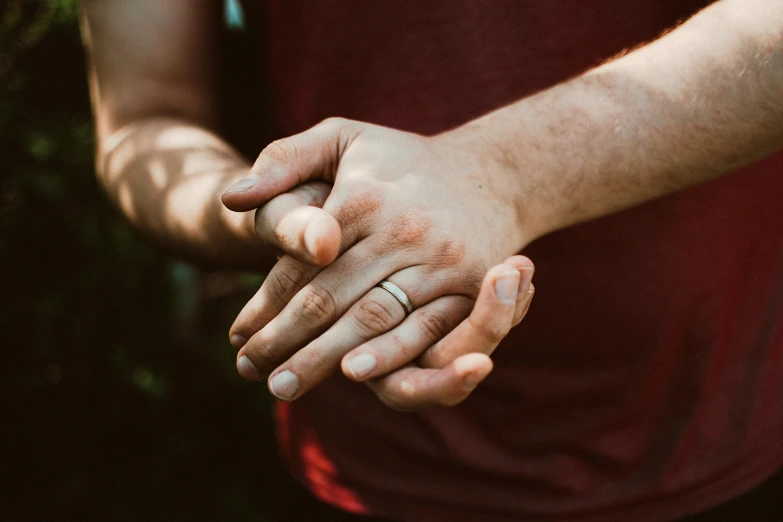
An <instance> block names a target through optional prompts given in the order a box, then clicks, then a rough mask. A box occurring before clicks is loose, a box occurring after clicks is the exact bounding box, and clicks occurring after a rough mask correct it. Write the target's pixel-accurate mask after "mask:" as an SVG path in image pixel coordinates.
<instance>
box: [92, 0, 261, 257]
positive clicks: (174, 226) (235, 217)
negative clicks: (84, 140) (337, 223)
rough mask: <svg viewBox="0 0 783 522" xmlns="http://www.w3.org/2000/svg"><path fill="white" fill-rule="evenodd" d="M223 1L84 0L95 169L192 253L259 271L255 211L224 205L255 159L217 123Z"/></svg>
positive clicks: (160, 231) (164, 240) (141, 217)
mask: <svg viewBox="0 0 783 522" xmlns="http://www.w3.org/2000/svg"><path fill="white" fill-rule="evenodd" d="M220 22H221V12H220V2H215V1H212V0H166V1H165V2H161V1H159V0H134V1H132V2H128V1H125V0H86V1H84V2H83V17H82V32H83V38H84V42H85V46H86V48H87V51H88V56H89V61H90V90H91V95H92V101H93V108H94V113H95V120H96V128H97V137H98V148H97V158H96V166H97V171H98V176H99V178H100V180H101V182H102V183H103V185H104V187H105V189H106V191H107V193H108V194H109V196H110V197H111V199H112V200H113V201H114V203H115V204H116V205H117V206H118V207H119V208H120V209H121V211H122V212H123V213H124V215H125V216H126V217H127V218H128V219H129V220H130V222H131V223H132V224H133V225H134V226H135V227H136V228H137V229H138V230H139V231H140V232H142V233H143V234H144V235H146V236H147V237H149V238H150V239H152V240H153V241H154V242H156V243H158V244H160V245H161V246H163V247H164V248H166V249H167V250H168V251H170V252H171V253H174V254H176V255H180V256H183V257H185V258H187V259H189V260H192V261H197V262H202V263H207V264H213V265H220V266H232V267H245V268H260V267H261V265H262V264H263V263H266V264H271V263H272V262H273V261H274V259H275V258H274V256H273V255H272V252H271V251H270V249H268V248H265V247H264V246H263V243H262V241H261V239H260V238H259V237H258V235H257V234H256V233H255V231H254V223H253V216H252V214H248V213H245V214H236V213H233V212H230V211H228V210H227V209H225V208H224V207H223V205H221V204H220V194H221V193H222V192H223V191H225V189H226V188H227V187H229V186H230V185H231V184H232V183H234V182H235V181H236V180H237V179H239V178H241V177H242V176H244V175H246V174H247V173H248V171H249V168H250V165H249V164H248V163H247V161H246V160H245V159H244V158H242V157H241V156H240V155H239V154H238V153H237V152H236V151H234V150H233V149H232V148H231V147H230V146H229V145H228V144H227V143H225V142H224V141H223V140H221V139H220V137H219V136H218V135H217V134H216V133H215V131H214V129H215V128H216V126H217V119H218V117H217V107H216V105H217V104H216V92H215V91H216V86H215V82H214V77H215V74H216V67H215V59H216V56H215V48H216V42H215V39H216V37H217V32H218V30H219V25H218V24H220Z"/></svg>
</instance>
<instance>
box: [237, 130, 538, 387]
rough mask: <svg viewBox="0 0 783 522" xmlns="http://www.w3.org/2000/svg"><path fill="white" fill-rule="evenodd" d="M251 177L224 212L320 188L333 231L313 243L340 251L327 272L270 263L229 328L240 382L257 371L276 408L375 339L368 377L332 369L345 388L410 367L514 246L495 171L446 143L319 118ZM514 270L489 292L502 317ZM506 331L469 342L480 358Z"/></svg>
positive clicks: (516, 286) (525, 284)
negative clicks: (398, 292) (397, 291)
mask: <svg viewBox="0 0 783 522" xmlns="http://www.w3.org/2000/svg"><path fill="white" fill-rule="evenodd" d="M252 172H253V174H251V176H250V178H249V180H247V181H246V182H245V183H244V184H242V185H240V186H239V187H238V188H233V189H230V190H229V192H227V193H226V194H225V195H224V197H223V201H224V203H225V204H226V205H227V206H228V207H229V208H231V209H233V210H249V209H251V208H255V207H257V206H261V205H263V204H264V203H265V202H266V201H267V200H269V198H271V197H272V196H274V195H276V194H278V193H280V192H282V191H286V190H290V189H291V188H292V187H294V186H296V185H298V184H300V183H303V182H306V181H308V180H312V179H324V180H326V181H331V182H333V183H334V186H333V189H332V192H331V194H330V195H329V197H328V198H327V200H326V202H325V204H324V207H323V210H324V211H325V212H327V213H329V214H331V215H332V216H334V217H335V218H336V219H337V221H338V222H339V224H340V231H341V234H339V233H336V234H333V235H332V236H329V235H327V234H323V233H320V234H318V235H317V237H319V238H320V239H321V243H320V244H319V248H324V249H326V250H329V251H334V252H336V251H337V250H339V251H341V252H343V253H342V255H341V256H340V257H339V258H337V260H336V261H335V262H334V263H332V264H331V265H329V266H328V267H327V268H325V269H320V268H317V267H312V266H308V265H306V264H304V263H301V262H299V261H296V260H295V259H293V258H291V257H284V258H283V259H282V260H281V261H280V263H278V264H277V265H276V266H275V268H274V269H273V270H272V271H271V272H270V274H269V275H268V277H267V280H266V281H265V283H264V285H262V287H261V289H260V290H259V293H258V294H257V295H256V297H254V298H253V300H251V302H250V303H248V305H247V306H246V308H245V309H244V310H243V311H242V313H241V314H240V316H239V318H238V319H237V321H236V322H235V324H234V326H233V327H232V330H231V337H232V342H233V343H234V344H235V345H241V346H242V347H241V349H240V351H239V354H238V359H237V360H238V368H239V370H240V373H241V374H242V375H243V376H245V377H246V378H249V379H259V378H261V377H262V376H264V375H267V374H270V373H271V374H272V375H271V377H270V380H269V386H270V390H271V391H272V392H273V393H274V394H275V395H277V396H278V397H281V398H284V399H294V398H296V397H299V396H301V395H302V394H303V393H305V392H306V391H308V390H309V389H311V388H312V387H313V386H315V385H316V384H317V383H318V382H320V381H322V380H323V379H324V378H326V377H327V376H328V375H329V374H331V373H332V372H333V371H334V370H335V369H336V368H338V367H339V365H340V360H341V359H342V358H343V356H345V355H346V354H347V353H348V352H350V351H351V350H353V349H355V348H356V347H358V346H360V345H362V344H363V343H365V342H367V341H370V340H372V339H375V338H377V337H379V336H383V337H381V338H380V339H385V341H381V340H376V341H374V342H375V343H376V344H374V346H376V347H378V349H379V350H381V351H380V352H378V353H379V354H381V353H386V356H385V358H384V361H383V363H384V364H379V362H378V360H377V359H376V366H375V367H373V368H370V367H369V366H371V365H369V364H364V365H361V367H359V366H358V365H354V366H356V367H355V368H354V367H353V366H352V365H351V362H356V361H353V359H352V358H346V361H345V364H346V366H345V368H346V370H347V373H348V374H349V376H351V377H353V378H354V379H357V380H359V379H364V378H367V377H374V376H376V375H381V374H383V373H387V372H389V371H391V370H393V369H395V368H397V367H399V366H400V365H402V364H404V363H406V362H409V361H411V360H413V359H415V358H416V357H417V356H418V355H420V354H421V353H423V352H424V351H425V350H426V349H427V348H429V347H430V346H431V345H433V344H435V343H437V342H438V341H439V340H440V339H441V338H442V337H443V336H444V335H446V334H447V333H448V332H450V331H451V330H453V329H454V328H455V327H456V326H457V325H458V324H459V323H460V321H461V320H462V319H464V318H465V317H467V316H468V314H469V312H470V310H471V309H472V308H473V304H474V301H475V298H476V296H477V295H478V293H479V288H480V283H481V280H482V279H483V277H484V275H485V274H486V273H487V270H488V268H489V267H491V266H493V265H495V264H496V263H498V262H499V261H500V260H502V259H504V258H507V257H508V256H509V255H511V254H513V253H514V252H517V251H518V250H519V249H521V247H522V246H523V245H524V244H525V234H524V232H523V230H522V227H521V226H520V221H521V220H520V217H519V215H518V212H517V205H516V201H517V200H518V197H517V196H516V195H515V194H514V191H513V190H509V187H510V186H511V184H512V180H511V179H509V178H508V173H505V172H504V170H503V168H502V167H501V165H500V164H498V163H495V162H492V161H484V160H483V158H481V157H480V156H477V155H476V154H474V153H472V152H469V149H468V147H466V146H465V147H464V146H463V144H462V143H459V142H455V141H451V140H446V139H439V138H425V137H422V136H417V135H413V134H408V133H404V132H400V131H395V130H391V129H387V128H382V127H378V126H373V125H368V124H363V123H359V122H353V121H346V120H337V119H334V120H327V121H326V122H324V123H322V124H320V125H318V126H316V127H314V128H313V129H311V130H310V131H307V132H305V133H302V134H300V135H297V136H293V137H291V138H288V139H286V140H281V141H279V142H276V143H274V144H272V145H271V146H270V147H267V149H265V150H264V152H262V154H261V156H260V157H259V159H258V161H257V162H256V164H255V166H254V167H253V169H252ZM264 214H265V212H264V211H263V210H262V211H261V212H260V213H259V215H261V216H263V215H264ZM302 224H303V222H302V221H301V220H300V221H298V222H297V225H296V227H294V228H297V229H298V230H299V233H298V237H299V238H300V239H299V240H295V241H291V242H290V244H291V245H296V244H299V245H307V243H308V241H307V231H308V230H309V229H310V226H302ZM294 228H292V230H293V229H294ZM338 242H339V243H338ZM522 259H523V260H524V261H521V262H522V263H523V265H525V266H520V267H518V268H516V269H511V270H510V271H511V272H514V274H515V277H516V279H513V280H510V279H509V277H510V275H508V276H507V277H505V278H498V279H497V281H495V282H496V283H497V285H496V286H497V296H498V298H499V299H500V300H501V301H504V302H505V304H506V305H507V306H511V305H512V304H513V305H516V304H517V303H516V301H517V294H518V293H519V294H520V296H521V297H525V296H526V295H527V291H528V288H529V285H530V279H531V278H532V265H531V264H530V263H529V261H528V260H526V259H524V258H522ZM506 268H507V267H506ZM520 269H521V274H522V277H520ZM507 271H509V270H507ZM493 273H494V272H493ZM383 280H389V281H391V282H392V283H394V284H396V285H397V286H398V287H400V288H402V289H403V291H405V293H406V294H407V295H408V297H409V299H410V300H411V302H412V304H413V306H414V309H415V310H414V312H413V313H412V314H411V315H410V316H409V317H407V318H406V317H405V310H404V309H403V307H402V306H401V305H400V304H399V303H398V302H397V301H396V300H395V298H394V297H393V296H392V295H391V294H389V293H388V292H386V291H385V290H383V289H380V288H375V286H376V285H377V284H378V283H379V282H380V281H383ZM520 282H521V285H520ZM520 286H521V287H522V288H520ZM520 290H521V292H520ZM520 307H524V303H522V304H521V305H520ZM478 313H481V311H480V310H479V312H478ZM470 324H475V323H470ZM510 324H511V322H510V321H508V322H507V324H505V325H501V326H499V327H497V328H494V329H493V328H491V331H490V332H483V331H482V330H480V329H479V330H476V332H479V334H477V335H476V336H475V339H476V340H477V341H479V342H478V344H479V345H480V344H481V342H480V341H484V340H485V339H484V338H486V339H489V340H491V341H492V343H489V345H487V346H490V345H491V346H490V347H489V348H484V349H485V350H487V351H491V349H494V347H495V345H496V344H497V342H498V341H499V340H500V338H502V335H505V333H506V332H507V330H508V328H509V327H510ZM487 325H490V323H487ZM498 332H501V334H502V335H501V337H500V338H498V335H497V334H498ZM384 334H385V335H384ZM459 335H461V334H459ZM482 337H484V338H482ZM246 339H247V340H248V341H247V342H245V340H246ZM384 342H385V343H387V344H383V343H384ZM378 343H381V344H378ZM390 345H396V347H397V349H396V350H394V352H395V353H396V354H397V355H396V356H395V357H394V358H390V357H389V356H388V353H390V352H389V350H386V351H385V352H384V348H383V347H386V346H390ZM467 347H469V343H468V344H467ZM478 349H481V348H478ZM441 353H443V354H445V353H448V351H443V352H441V351H440V350H437V351H435V352H433V355H431V356H429V357H428V358H427V359H428V360H429V361H430V363H431V365H432V366H435V367H441V366H445V365H446V363H451V362H452V361H453V360H454V358H453V357H446V356H445V355H435V354H441ZM362 360H363V361H364V362H365V363H367V361H368V358H367V357H365V358H363V359H362ZM391 361H393V362H391ZM390 362H391V363H390ZM281 363H282V364H281ZM475 370H476V371H478V368H475ZM472 371H473V370H471V372H472ZM406 382H407V381H406Z"/></svg>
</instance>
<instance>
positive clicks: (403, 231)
mask: <svg viewBox="0 0 783 522" xmlns="http://www.w3.org/2000/svg"><path fill="white" fill-rule="evenodd" d="M431 230H432V219H430V217H429V216H428V215H427V214H426V213H425V212H423V211H421V210H418V209H408V210H406V211H405V212H404V213H403V214H400V215H398V216H396V217H395V218H394V219H392V220H391V222H390V224H389V240H390V241H391V242H392V243H394V244H397V245H412V246H415V245H420V244H421V243H423V242H424V241H425V240H426V239H427V237H428V235H429V232H430V231H431Z"/></svg>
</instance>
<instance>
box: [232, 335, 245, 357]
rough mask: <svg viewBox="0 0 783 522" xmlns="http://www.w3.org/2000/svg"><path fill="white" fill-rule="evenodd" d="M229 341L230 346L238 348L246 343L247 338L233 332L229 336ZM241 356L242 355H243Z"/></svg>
mask: <svg viewBox="0 0 783 522" xmlns="http://www.w3.org/2000/svg"><path fill="white" fill-rule="evenodd" d="M229 342H230V343H231V346H233V347H234V348H236V349H237V350H239V349H240V348H242V347H243V346H245V344H247V339H245V338H244V337H242V336H241V335H239V334H234V335H232V336H231V337H230V338H229ZM242 357H244V355H243V356H242Z"/></svg>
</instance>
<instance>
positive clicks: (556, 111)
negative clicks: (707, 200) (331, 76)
mask: <svg viewBox="0 0 783 522" xmlns="http://www.w3.org/2000/svg"><path fill="white" fill-rule="evenodd" d="M452 133H453V134H455V136H459V135H468V134H469V135H471V136H473V137H474V139H475V137H476V136H480V137H481V138H479V139H478V142H479V146H480V147H481V148H482V149H483V151H484V152H483V154H485V155H486V156H487V157H490V158H492V161H493V162H495V163H498V164H500V165H501V168H502V169H503V170H505V171H508V172H512V173H514V174H513V175H512V176H511V177H510V178H505V177H504V179H511V182H510V183H511V184H512V186H511V187H510V189H511V190H509V191H508V192H510V193H514V194H515V196H516V198H517V204H518V205H519V206H520V211H519V215H520V221H522V222H524V223H523V224H522V227H523V229H525V230H528V231H529V234H528V235H529V237H526V238H524V239H525V241H526V242H527V241H530V240H532V239H535V237H538V236H540V235H543V234H546V233H548V232H550V231H553V230H556V229H559V228H562V227H565V226H568V225H571V224H574V223H578V222H580V221H584V220H588V219H591V218H595V217H598V216H602V215H605V214H608V213H611V212H614V211H617V210H620V209H623V208H627V207H630V206H633V205H636V204H639V203H642V202H644V201H647V200H649V199H652V198H655V197H658V196H661V195H664V194H667V193H670V192H673V191H676V190H680V189H682V188H685V187H688V186H691V185H694V184H697V183H700V182H704V181H707V180H709V179H712V178H714V177H716V176H719V175H721V174H724V173H728V172H731V171H733V170H735V169H737V168H739V167H741V166H743V165H747V164H749V163H752V162H753V161H755V160H757V159H760V158H762V157H764V156H765V155H768V154H770V153H772V152H774V151H775V150H777V149H779V148H780V147H781V146H783V3H780V2H779V1H777V0H723V1H720V2H717V3H715V4H713V5H712V6H711V7H709V8H707V9H705V10H704V11H702V12H700V13H699V14H697V15H696V16H694V17H693V18H692V19H690V20H689V21H688V22H686V23H685V24H683V25H682V26H680V27H679V28H677V29H675V30H674V31H672V32H670V33H669V34H667V35H666V36H663V37H662V38H660V39H659V40H657V41H655V42H653V43H651V44H649V45H647V46H645V47H642V48H640V49H638V50H636V51H634V52H631V53H629V54H627V55H625V56H623V57H621V58H618V59H616V60H614V61H613V62H610V63H607V64H605V65H603V66H601V67H598V68H596V69H594V70H592V71H590V72H588V73H586V74H584V75H583V76H581V77H578V78H575V79H573V80H571V81H568V82H566V83H563V84H561V85H558V86H556V87H554V88H551V89H549V90H547V91H543V92H541V93H539V94H537V95H535V96H532V97H530V98H527V99H524V100H522V101H520V102H518V103H516V104H514V105H511V106H509V107H506V108H503V109H500V110H498V111H495V112H494V113H490V114H489V115H487V116H485V117H483V118H480V119H478V120H476V121H474V122H472V123H469V124H468V125H466V126H464V127H463V128H460V129H457V130H455V131H452ZM487 151H489V152H487Z"/></svg>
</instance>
